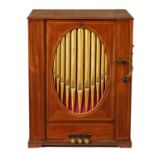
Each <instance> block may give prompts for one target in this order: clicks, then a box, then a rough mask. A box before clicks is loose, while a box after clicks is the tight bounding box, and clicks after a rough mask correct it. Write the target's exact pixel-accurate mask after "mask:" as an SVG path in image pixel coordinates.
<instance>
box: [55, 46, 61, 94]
mask: <svg viewBox="0 0 155 155" xmlns="http://www.w3.org/2000/svg"><path fill="white" fill-rule="evenodd" d="M60 59H61V58H60V44H59V45H58V48H57V60H56V62H57V64H56V67H57V68H56V73H57V74H56V77H57V94H59V85H60Z"/></svg>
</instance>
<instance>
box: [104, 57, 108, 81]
mask: <svg viewBox="0 0 155 155" xmlns="http://www.w3.org/2000/svg"><path fill="white" fill-rule="evenodd" d="M104 61H105V84H106V82H107V74H108V68H107V67H108V66H107V54H105V60H104Z"/></svg>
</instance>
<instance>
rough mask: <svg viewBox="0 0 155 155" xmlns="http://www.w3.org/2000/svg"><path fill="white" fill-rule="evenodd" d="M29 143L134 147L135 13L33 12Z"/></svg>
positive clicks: (30, 47)
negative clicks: (133, 36) (131, 125)
mask: <svg viewBox="0 0 155 155" xmlns="http://www.w3.org/2000/svg"><path fill="white" fill-rule="evenodd" d="M28 33H29V105H30V106H29V107H30V108H29V109H30V138H29V147H39V146H120V147H131V139H130V124H131V122H130V118H131V78H132V47H133V44H132V33H133V17H132V16H131V15H130V14H129V13H128V12H127V11H126V10H33V11H32V12H31V14H30V15H29V17H28Z"/></svg>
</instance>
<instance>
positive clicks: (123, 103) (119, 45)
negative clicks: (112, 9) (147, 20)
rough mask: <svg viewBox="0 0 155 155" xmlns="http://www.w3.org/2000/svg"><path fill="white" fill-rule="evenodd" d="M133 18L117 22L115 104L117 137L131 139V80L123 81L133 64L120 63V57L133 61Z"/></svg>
mask: <svg viewBox="0 0 155 155" xmlns="http://www.w3.org/2000/svg"><path fill="white" fill-rule="evenodd" d="M132 24H133V23H132V20H118V21H117V22H116V79H115V80H116V85H115V90H116V96H115V101H116V106H115V109H116V110H115V138H116V140H118V141H119V140H125V141H130V121H131V120H130V119H131V81H132V79H129V81H128V82H127V83H124V82H123V77H124V76H125V75H127V74H128V73H129V72H130V70H131V66H130V65H129V64H127V63H126V64H123V63H118V62H117V59H118V58H119V57H121V58H123V59H125V60H129V61H131V63H132Z"/></svg>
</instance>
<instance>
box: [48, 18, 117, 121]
mask: <svg viewBox="0 0 155 155" xmlns="http://www.w3.org/2000/svg"><path fill="white" fill-rule="evenodd" d="M46 24H47V26H46V34H47V35H46V36H47V37H46V40H47V44H46V47H47V66H46V68H47V74H46V76H47V120H48V121H62V120H66V121H67V120H68V121H70V120H80V121H82V120H94V121H95V120H113V98H112V96H113V90H112V89H111V88H110V82H112V81H113V72H112V70H114V65H113V59H114V51H113V50H114V31H115V23H114V22H112V21H104V22H97V21H96V22H95V21H94V22H91V21H74V22H73V21H72V22H70V21H50V20H48V21H47V22H46ZM75 29H76V30H77V35H79V36H80V35H82V33H81V32H80V31H79V34H78V30H80V29H81V30H89V32H93V33H94V34H95V36H97V37H95V39H96V40H95V46H97V39H98V40H99V44H100V47H101V49H102V45H104V47H105V50H106V57H107V64H106V65H107V68H106V69H107V70H108V74H107V76H108V78H107V82H106V87H105V88H104V92H103V94H102V95H103V96H100V100H99V101H98V105H97V106H96V108H94V109H93V110H90V111H88V112H86V108H83V111H82V110H81V111H80V110H79V104H80V102H81V103H82V102H85V96H86V95H87V94H89V95H90V99H91V97H92V96H91V83H90V82H91V78H90V77H89V76H90V75H89V76H84V75H85V68H84V67H83V66H84V55H86V52H87V51H86V50H83V53H82V54H81V55H82V57H81V55H80V49H79V55H78V54H77V56H76V57H77V58H76V61H77V62H78V61H80V62H78V63H76V65H79V66H76V69H77V71H76V77H75V79H76V81H75V84H76V87H75V88H74V87H73V88H74V89H76V90H75V91H76V95H77V102H78V103H77V109H76V107H75V109H74V110H75V113H73V112H72V105H71V99H72V96H74V94H73V91H72V89H71V87H72V86H71V85H72V84H74V83H70V84H69V85H68V83H67V78H72V77H71V73H73V72H71V71H70V72H69V74H70V75H67V74H68V72H63V71H62V70H63V69H65V71H66V70H67V67H68V68H69V70H71V66H72V67H73V65H71V60H72V59H71V56H72V54H73V50H72V51H70V54H69V57H70V58H69V59H68V60H62V59H61V56H62V55H61V54H63V50H62V48H61V47H60V46H62V47H63V46H66V47H65V50H67V49H66V48H67V45H66V44H71V41H72V40H69V41H68V43H67V39H69V35H68V32H72V31H73V30H75ZM80 33H81V34H80ZM83 35H84V34H83ZM64 36H65V45H63V38H64ZM80 37H81V36H80ZM86 37H87V36H86V34H85V36H83V38H86ZM76 38H77V40H78V36H77V37H76ZM90 39H92V38H90ZM80 41H81V38H80V39H79V42H80ZM76 43H77V41H76ZM81 44H84V45H79V44H78V45H77V48H76V49H77V52H78V48H81V46H85V42H84V40H83V41H81ZM78 46H79V47H78ZM60 48H61V49H60ZM70 48H71V45H70ZM97 50H98V48H97V47H96V49H95V54H96V55H95V61H94V62H95V66H96V68H95V69H96V70H95V73H94V76H95V80H94V82H95V83H94V84H95V86H96V87H95V90H94V92H96V96H95V98H97V91H98V90H99V92H100V91H101V90H100V89H101V76H102V75H101V69H100V68H101V67H102V66H101V63H102V60H101V58H102V51H101V50H100V51H99V54H98V55H97ZM65 52H66V53H65V54H66V55H65V59H66V58H67V56H68V55H67V51H65ZM57 53H58V54H57ZM62 58H64V57H62ZM78 58H79V59H78ZM81 59H83V61H82V60H81ZM85 59H86V58H85ZM55 60H57V63H56V65H57V71H56V74H57V75H56V74H55V72H54V71H53V70H54V69H53V68H55V67H54V64H55V62H54V61H55ZM68 61H69V63H68ZM104 61H105V62H104V63H106V60H104ZM64 62H65V67H64V65H62V66H61V63H64ZM85 62H86V61H85ZM87 62H88V60H87ZM81 63H83V65H81ZM67 64H68V65H69V66H68V65H67ZM90 64H91V62H90ZM90 64H89V65H90ZM66 65H67V66H66ZM80 65H81V66H82V67H81V66H80ZM92 65H93V63H92ZM97 66H98V67H97ZM61 69H62V70H61ZM89 69H90V73H89V74H91V67H90V68H89ZM78 71H79V74H78ZM97 71H99V75H97V74H98V73H97ZM61 73H62V74H61ZM61 75H63V76H61ZM98 76H99V80H100V81H99V87H97V84H98V83H97V82H98V81H97V80H98V79H97V78H98ZM85 77H87V78H88V79H90V82H89V83H88V86H89V87H88V88H89V89H90V90H89V91H88V93H87V91H85V90H86V89H84V88H87V87H85V85H86V82H85ZM104 78H106V77H105V76H104ZM78 79H79V80H78ZM61 80H62V81H61ZM63 80H65V82H63ZM69 82H71V81H69ZM80 82H82V83H80ZM62 87H63V91H64V94H65V95H64V96H65V99H63V100H65V103H63V102H62V100H61V97H62V96H61V88H62ZM67 87H68V88H67ZM83 87H84V88H83ZM59 89H60V90H59ZM67 89H69V90H70V91H68V90H67ZM97 89H98V90H97ZM81 90H82V91H81ZM59 91H60V92H59ZM80 91H81V92H82V95H81V97H80ZM99 94H100V93H99ZM66 98H67V99H66ZM68 98H69V99H68ZM66 100H67V102H68V104H69V105H68V104H66ZM68 100H69V101H68ZM80 100H82V101H80ZM96 100H97V99H96ZM95 104H97V103H95ZM64 105H65V106H66V107H68V108H66V107H65V106H64ZM90 105H91V103H90ZM88 109H89V108H88ZM79 111H80V113H79ZM76 113H77V114H78V115H76Z"/></svg>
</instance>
